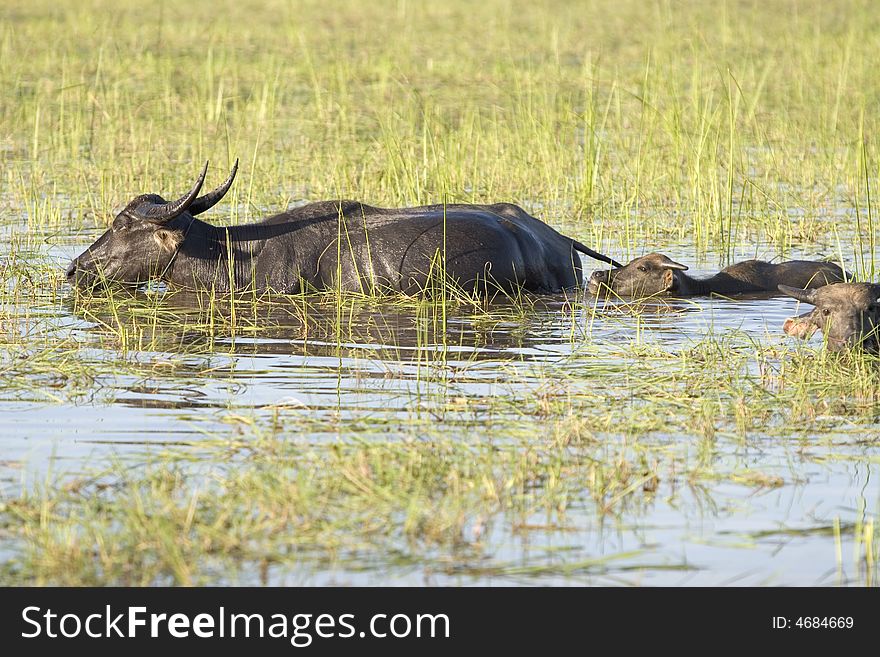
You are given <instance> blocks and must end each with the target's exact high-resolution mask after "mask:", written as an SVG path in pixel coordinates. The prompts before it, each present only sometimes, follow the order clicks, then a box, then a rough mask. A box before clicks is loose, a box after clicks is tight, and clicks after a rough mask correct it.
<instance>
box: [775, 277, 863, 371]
mask: <svg viewBox="0 0 880 657" xmlns="http://www.w3.org/2000/svg"><path fill="white" fill-rule="evenodd" d="M779 291H780V292H782V293H783V294H787V295H788V296H790V297H794V298H795V299H797V300H798V301H802V302H803V303H808V304H810V305H811V306H815V308H814V309H813V310H811V311H810V312H808V313H805V314H803V315H799V316H798V317H790V318H789V319H787V320H785V324H784V325H783V327H782V328H783V331H785V333H786V334H787V335H790V336H793V337H797V338H802V339H807V338H809V337H810V336H811V335H813V333H815V332H816V331H821V332H822V334H823V335H824V336H825V341H826V343H827V345H828V348H829V349H831V350H832V351H843V350H845V349H848V348H851V347H861V348H863V349H865V351H868V352H871V353H875V354H876V353H878V346H880V341H878V335H877V332H878V327H880V285H874V284H872V283H833V284H831V285H826V286H824V287H820V288H818V289H815V290H801V289H799V288H796V287H789V286H787V285H780V286H779Z"/></svg>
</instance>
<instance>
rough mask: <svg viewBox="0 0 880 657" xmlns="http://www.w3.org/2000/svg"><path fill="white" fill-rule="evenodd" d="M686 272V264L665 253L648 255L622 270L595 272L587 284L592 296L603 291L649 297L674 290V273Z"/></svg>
mask: <svg viewBox="0 0 880 657" xmlns="http://www.w3.org/2000/svg"><path fill="white" fill-rule="evenodd" d="M686 269H687V266H686V265H682V264H679V263H677V262H675V261H673V260H670V259H669V258H667V257H666V256H665V255H663V254H662V253H649V254H648V255H646V256H642V257H641V258H636V259H635V260H633V261H632V262H630V263H629V264H627V265H625V266H623V267H621V268H620V269H602V270H598V271H594V272H593V274H592V275H591V276H590V279H589V280H588V281H587V289H588V290H589V291H590V292H592V293H593V294H597V293H601V292H602V291H603V290H604V291H605V292H608V291H611V292H613V293H615V294H619V295H621V296H627V297H636V296H638V297H642V296H645V297H647V296H651V295H653V294H661V293H663V292H670V291H673V290H674V289H675V287H676V285H675V282H676V281H675V272H676V271H684V270H686Z"/></svg>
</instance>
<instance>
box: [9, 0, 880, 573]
mask: <svg viewBox="0 0 880 657" xmlns="http://www.w3.org/2000/svg"><path fill="white" fill-rule="evenodd" d="M878 21H880V18H878V14H877V12H876V11H874V8H873V6H872V4H871V3H868V2H852V3H848V4H847V6H846V11H842V10H840V7H839V6H837V5H834V4H828V3H819V2H779V3H772V4H769V5H765V4H764V3H753V4H748V3H738V2H723V3H720V4H719V3H712V4H707V3H701V2H696V1H693V2H684V3H672V2H664V1H658V2H651V3H643V2H635V1H633V2H628V1H623V2H621V1H616V2H608V1H606V0H599V1H597V2H590V3H583V2H552V3H550V2H547V3H544V2H529V3H512V2H504V1H497V2H488V3H466V2H444V3H425V4H422V3H406V2H397V3H384V2H383V3H360V2H355V1H354V0H332V1H331V2H326V1H323V2H313V1H307V2H298V3H293V4H291V3H286V2H280V1H279V2H257V1H256V0H237V1H236V2H225V3H221V6H220V8H219V9H218V7H217V3H214V2H211V3H208V2H191V3H187V5H186V6H185V7H183V6H181V7H180V8H177V7H172V6H170V5H167V4H164V5H162V7H161V9H160V7H159V6H158V5H151V4H148V3H147V4H145V3H122V4H120V3H119V2H109V0H91V1H90V2H88V3H85V4H83V3H74V2H62V3H58V2H48V1H47V0H31V1H29V2H19V1H18V0H12V1H11V2H5V3H4V4H3V7H2V9H0V85H2V88H3V89H5V90H7V92H6V93H5V94H4V95H3V97H2V98H0V184H2V188H0V210H2V212H3V219H2V221H0V228H2V231H3V232H2V236H3V239H4V243H6V244H7V245H8V246H7V247H6V248H4V249H3V250H2V252H0V277H2V281H3V287H2V290H0V374H2V377H0V404H2V408H3V410H4V411H7V410H17V409H20V408H22V407H24V405H25V404H30V405H34V406H27V408H37V409H38V410H37V412H39V410H40V409H43V408H47V407H51V408H61V409H64V410H68V411H71V412H72V411H74V410H76V409H79V408H82V407H86V408H90V407H92V406H94V407H95V411H94V412H95V414H96V415H98V414H100V413H102V410H103V409H111V408H112V409H118V408H122V407H128V406H131V405H137V404H141V405H143V407H144V408H145V409H154V410H155V411H156V413H155V414H153V415H149V414H144V415H138V416H137V422H139V423H141V424H140V425H137V426H135V427H132V426H128V425H126V426H122V427H120V428H119V434H120V435H121V436H122V437H123V438H125V439H126V440H128V441H132V440H134V439H142V443H141V444H140V445H139V446H137V448H136V449H134V450H133V451H128V452H126V451H124V450H122V449H121V447H120V445H121V443H118V444H114V445H113V446H112V448H108V450H107V451H105V452H100V453H99V454H100V456H99V457H98V458H96V459H94V460H92V461H89V462H88V463H86V464H82V463H79V462H78V463H77V465H76V466H74V467H72V468H70V469H65V468H63V467H62V466H57V467H56V466H54V465H53V466H52V467H53V468H55V469H51V470H48V471H46V470H45V469H42V470H40V469H38V471H37V472H38V473H36V474H35V473H32V472H30V471H28V470H27V469H24V470H23V474H22V475H21V478H20V480H16V483H15V484H14V485H13V486H6V487H5V488H4V493H3V497H2V498H0V536H2V539H3V548H2V555H3V556H2V563H3V565H2V570H0V580H2V581H3V582H4V583H34V584H87V583H94V584H158V583H174V584H199V583H210V584H214V583H230V582H246V583H259V582H270V583H278V582H308V583H323V582H328V581H342V582H348V581H354V582H364V581H366V582H374V581H377V580H378V581H382V582H384V581H386V578H387V577H389V576H390V577H400V578H406V577H410V578H415V579H416V580H417V581H422V580H424V581H427V582H429V583H470V582H474V581H477V582H487V581H499V580H500V581H504V582H510V581H513V582H521V581H525V582H541V583H545V582H554V583H567V582H569V581H572V580H574V581H582V582H590V583H597V582H598V583H641V582H644V581H647V582H648V583H650V582H651V581H653V580H652V579H651V577H653V576H656V575H657V573H672V574H673V575H674V576H675V577H676V578H678V579H673V580H670V579H666V580H663V581H666V582H669V581H688V580H687V577H689V576H690V575H692V574H693V573H695V572H698V571H701V570H704V571H710V573H711V572H712V568H713V567H714V568H718V569H719V572H721V571H722V570H723V568H722V567H721V566H720V565H719V564H717V563H715V564H714V565H713V563H712V561H711V558H710V557H708V556H706V555H707V553H706V552H700V553H697V554H699V556H698V557H694V558H693V559H690V560H689V559H688V558H685V557H683V556H682V553H683V550H681V549H679V547H680V546H681V545H683V544H685V543H687V544H688V545H689V546H693V544H694V543H698V544H700V543H707V544H709V545H710V546H713V547H718V546H721V548H723V547H726V546H729V545H737V546H739V547H738V548H737V549H741V550H752V551H754V553H755V554H756V555H757V556H755V557H754V559H755V560H754V561H753V563H755V564H758V566H757V567H758V568H759V569H760V568H762V567H763V565H764V563H765V562H766V561H767V552H766V550H767V546H768V545H772V546H773V550H775V549H776V542H783V541H788V542H790V543H792V544H795V545H797V544H799V543H798V542H799V541H802V542H809V541H818V542H820V543H821V545H823V546H824V547H827V550H826V555H827V563H823V564H821V566H816V565H815V564H811V569H810V571H809V574H808V575H807V576H805V577H806V580H805V579H799V580H797V581H798V582H804V581H807V583H814V582H816V581H820V582H822V583H837V584H867V585H876V583H877V577H878V572H877V562H878V557H880V554H878V544H880V541H878V536H877V531H878V530H877V524H878V523H877V521H876V518H877V512H878V507H877V499H876V495H874V493H873V492H872V491H871V489H870V487H869V486H868V484H867V483H865V482H869V481H872V477H871V473H873V472H874V471H875V469H876V467H877V463H878V456H877V454H878V452H877V447H878V440H880V433H878V429H877V427H878V423H877V418H878V411H880V403H878V399H877V390H878V389H880V380H878V377H880V374H878V372H880V368H878V359H877V358H876V357H873V356H869V355H865V354H844V355H835V354H831V353H828V352H826V351H824V350H822V349H821V346H820V345H817V344H816V343H815V342H814V343H811V344H810V345H793V344H792V343H790V342H787V341H784V340H782V339H781V338H780V337H779V335H778V331H776V332H774V333H772V334H770V335H764V334H760V335H759V334H757V333H755V332H754V331H751V332H748V331H742V330H737V329H736V326H718V327H715V328H713V329H711V330H708V331H701V332H700V333H699V334H695V335H691V336H687V337H686V338H684V339H682V338H681V337H675V336H673V332H672V331H671V330H670V326H671V327H673V328H674V325H675V324H676V323H678V322H681V323H686V321H687V319H688V317H689V316H690V315H693V314H697V315H699V314H700V313H702V312H704V311H705V310H706V308H707V306H706V304H705V303H703V302H697V301H695V302H688V303H679V302H667V301H663V300H656V299H655V300H643V301H632V300H621V299H610V300H603V301H601V302H597V301H596V300H594V299H591V298H589V297H587V296H585V295H584V294H583V293H582V292H581V293H571V294H568V295H565V296H557V297H553V298H540V297H534V296H529V295H522V294H511V295H509V296H507V297H498V298H496V299H494V301H493V302H492V303H489V302H487V301H486V300H485V299H484V298H479V297H474V296H472V295H468V294H464V293H462V292H461V291H456V290H454V289H453V288H452V287H451V286H450V285H449V281H448V280H447V279H446V278H445V276H443V275H442V271H440V270H442V258H440V259H439V260H438V263H437V264H438V277H437V278H436V279H435V284H436V287H435V289H434V290H432V291H431V292H432V293H429V294H425V295H419V296H418V297H407V296H403V295H394V296H390V297H388V296H384V297H381V298H380V297H378V296H377V295H374V294H372V293H371V292H370V290H368V289H365V290H364V291H363V292H362V293H350V292H346V293H342V292H341V291H340V290H329V291H312V292H310V293H308V294H301V295H292V296H285V295H277V294H257V293H255V292H253V291H251V292H248V293H244V294H239V295H235V296H230V295H223V294H218V293H212V292H210V291H206V292H202V293H198V294H190V293H186V292H181V291H174V290H165V289H164V288H162V287H161V286H158V287H156V286H152V287H149V288H148V289H147V290H140V291H131V290H124V289H118V288H115V287H113V286H108V287H107V290H106V291H105V293H103V294H99V295H81V294H78V293H76V292H75V291H73V290H71V289H70V288H69V287H68V286H67V284H66V283H65V282H64V281H63V280H62V278H63V277H62V275H61V272H62V271H63V268H64V265H65V264H66V263H63V264H62V261H64V260H65V259H66V257H67V256H69V255H73V253H74V251H76V250H79V249H81V248H82V247H83V246H84V245H86V244H87V243H89V242H90V241H91V240H93V239H94V238H95V237H97V235H99V234H100V233H101V232H102V231H103V230H104V229H105V228H106V226H107V224H108V222H109V221H110V220H111V218H112V216H113V213H114V210H116V209H118V208H120V207H122V206H123V205H124V204H125V203H126V202H127V201H128V200H129V199H130V198H131V197H133V196H135V195H136V194H139V193H144V192H156V193H160V194H163V195H165V196H166V197H168V198H171V197H175V196H177V195H178V194H179V193H180V192H181V191H182V190H183V189H185V188H186V187H188V186H189V184H190V183H191V180H192V179H193V178H194V177H195V174H196V172H197V170H198V168H199V167H200V165H201V162H203V161H204V160H205V159H210V160H211V162H212V164H211V169H210V174H209V175H210V176H211V177H215V176H222V175H225V171H226V170H228V165H230V164H231V163H232V162H233V161H234V160H235V158H236V157H238V158H240V159H241V162H242V166H241V171H240V173H239V178H238V180H237V181H236V184H235V185H234V187H233V189H232V191H231V192H230V193H229V195H228V196H227V197H226V199H225V200H224V202H223V203H222V204H221V205H220V206H218V207H217V208H216V209H215V210H214V211H213V212H212V213H211V214H210V215H209V216H207V217H206V219H208V220H210V221H212V222H214V223H217V224H240V223H245V222H249V221H255V220H258V219H260V218H263V217H265V216H267V215H268V214H271V213H274V212H277V211H281V210H283V209H285V208H287V207H289V206H290V205H293V204H298V203H302V202H306V201H313V200H325V199H331V198H355V199H358V200H362V201H364V202H367V203H370V204H374V205H387V206H406V205H416V204H427V203H442V202H449V203H452V202H473V203H481V202H486V203H494V202H499V201H511V202H516V203H520V204H522V205H523V206H524V207H526V208H527V209H528V210H530V211H532V212H533V213H535V214H536V215H537V216H539V217H541V218H543V219H545V220H547V221H548V222H549V223H551V224H552V225H553V226H555V227H557V228H559V229H560V230H561V231H563V232H565V233H566V234H569V235H571V236H573V237H576V238H577V239H579V240H581V241H583V242H585V243H586V244H589V245H590V246H592V247H594V248H596V249H597V250H599V251H602V252H609V253H612V254H614V255H616V256H619V257H620V258H621V259H626V258H629V257H632V256H636V255H641V254H643V253H645V252H648V251H653V250H659V249H663V250H667V251H668V252H670V255H673V256H674V257H677V259H685V260H687V261H688V262H694V263H700V264H703V265H706V266H707V267H710V268H715V267H720V266H723V265H725V264H729V262H730V261H732V260H736V259H742V258H746V257H762V258H765V259H778V258H785V257H788V256H789V255H792V254H798V255H805V256H810V257H820V256H828V257H832V258H834V259H835V260H837V261H840V262H841V263H842V264H843V265H844V267H845V268H846V269H848V270H849V271H851V272H853V273H854V274H855V275H856V277H857V278H859V279H860V280H872V279H873V277H874V276H875V273H876V270H877V265H876V262H875V254H876V253H877V249H876V245H877V239H876V238H877V236H876V231H877V228H878V227H877V225H876V224H877V222H876V216H877V206H876V203H877V200H876V190H877V182H878V180H877V179H878V170H880V169H878V167H880V159H878V146H880V142H878V127H880V126H878V120H880V115H878V114H877V113H876V112H875V111H873V108H874V106H875V105H876V100H877V97H878V95H880V78H878V76H877V71H876V61H875V60H876V58H875V56H874V53H876V52H877V51H878V50H880V42H878V41H880V36H878V35H880V30H878V27H880V26H878ZM47 44H51V47H47ZM342 228H343V225H342V222H340V230H341V231H342ZM344 237H345V236H344V234H343V233H342V232H341V233H340V235H339V238H340V239H339V240H337V245H338V248H339V249H340V252H339V253H340V254H342V252H343V249H345V248H346V242H345V239H344ZM589 266H590V263H587V267H588V268H589ZM711 303H716V304H717V303H721V304H723V303H725V302H724V301H720V300H715V301H713V302H711ZM666 318H668V319H669V321H662V320H664V319H666ZM690 325H692V324H690ZM266 381H268V383H266ZM266 388H268V389H269V390H270V391H271V392H272V394H271V395H269V394H264V395H263V396H257V398H256V401H251V400H249V398H248V394H249V393H251V392H253V393H254V394H255V395H256V393H257V392H259V391H261V390H265V389H266ZM193 390H194V391H196V392H197V393H199V394H200V395H201V396H199V395H196V394H195V393H193V392H192V391H193ZM243 391H244V392H243ZM148 423H157V424H158V425H159V428H158V430H157V433H156V435H154V436H150V437H147V438H142V437H141V436H140V432H143V431H144V430H145V429H146V428H147V427H146V426H144V425H146V424H148ZM4 426H11V425H4ZM46 431H49V430H48V429H47V430H46ZM16 435H17V434H16ZM58 437H59V438H61V439H64V438H66V437H67V436H58ZM115 437H118V436H111V437H110V438H107V437H106V436H104V435H103V434H98V433H95V434H92V433H89V434H88V435H86V436H83V440H84V442H89V441H95V442H96V444H97V442H100V441H102V440H105V441H107V442H112V440H111V439H112V438H115ZM153 438H155V440H153ZM2 458H5V457H2ZM49 463H50V464H52V463H55V461H54V460H52V459H49ZM61 463H62V464H63V461H62V462H61ZM825 473H833V474H834V475H835V476H836V477H837V479H835V481H836V482H839V481H840V480H841V479H846V480H847V481H848V483H849V484H850V488H854V487H858V486H862V489H860V490H859V491H857V492H856V493H853V494H849V493H847V495H846V496H843V495H842V494H841V495H839V496H835V493H834V492H833V491H832V492H831V493H829V500H830V502H829V504H830V510H829V508H827V507H823V506H821V505H817V506H816V507H811V508H809V509H807V510H802V509H801V506H799V505H798V503H797V500H798V499H799V496H807V497H808V496H809V495H810V493H811V491H813V490H815V489H816V488H815V487H818V488H819V489H821V487H822V486H823V485H824V483H825V480H824V479H823V477H824V476H825ZM828 476H829V477H830V476H831V475H830V474H829V475H828ZM853 482H856V483H853ZM4 483H8V481H6V482H4ZM847 490H849V488H847ZM792 500H794V501H792ZM786 501H788V502H789V503H790V506H791V507H792V508H796V509H798V510H801V513H800V515H798V514H797V513H795V512H791V514H790V515H786V514H785V513H780V512H777V511H773V510H771V511H767V510H766V509H767V508H770V509H774V510H775V509H778V508H781V507H785V506H786ZM728 518H734V519H741V518H742V519H749V520H750V521H751V520H753V521H754V525H752V524H751V523H750V522H745V521H743V522H740V523H739V524H736V523H734V527H735V528H734V529H725V530H722V529H719V530H718V531H714V530H712V529H711V528H708V529H704V528H705V527H707V526H709V525H711V523H712V522H717V523H719V525H720V524H721V523H722V522H723V520H724V519H728ZM663 524H666V525H668V526H671V527H675V528H676V531H675V532H667V533H664V532H662V531H661V530H659V529H658V527H659V526H660V525H663ZM746 525H748V526H746ZM768 525H772V527H769V528H768ZM697 528H700V529H697ZM679 530H680V531H679ZM676 532H677V533H676ZM701 558H703V559H706V560H707V564H704V563H701V561H700V559H701ZM826 572H831V573H832V576H831V579H830V580H829V579H828V578H827V577H826V576H825V573H826ZM728 575H730V576H731V577H734V578H735V577H736V575H737V574H736V573H728ZM726 576H727V575H725V577H726ZM763 576H765V575H762V577H763ZM766 577H767V578H768V581H774V580H773V575H772V574H771V573H769V572H768V573H766ZM823 577H825V579H822V578H823ZM720 578H721V575H718V576H717V577H712V576H710V577H709V578H708V580H704V581H710V582H713V583H717V582H718V581H719V579H720ZM407 581H413V579H410V580H407ZM762 581H763V580H762ZM782 581H783V582H785V581H787V580H786V579H785V576H783V579H782Z"/></svg>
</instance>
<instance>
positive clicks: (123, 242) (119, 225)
mask: <svg viewBox="0 0 880 657" xmlns="http://www.w3.org/2000/svg"><path fill="white" fill-rule="evenodd" d="M237 171H238V160H236V161H235V164H234V165H233V167H232V172H231V173H230V174H229V177H228V178H227V179H226V180H225V181H224V182H223V184H222V185H220V186H219V187H217V188H216V189H215V190H214V191H212V192H210V193H209V194H205V195H204V196H199V195H198V194H199V191H201V189H202V185H203V184H204V182H205V175H206V174H207V172H208V164H207V162H206V163H205V168H204V169H203V170H202V173H201V175H200V176H199V178H198V180H196V182H195V184H194V185H193V186H192V188H191V189H190V190H189V191H188V192H187V193H186V194H184V195H183V196H181V197H180V198H179V199H177V200H176V201H170V202H169V201H166V200H165V199H163V198H162V197H161V196H159V195H157V194H142V195H141V196H138V197H136V198H134V199H133V200H132V201H131V202H130V203H129V204H128V205H126V206H125V209H123V210H122V212H120V213H119V214H118V215H116V218H115V219H114V220H113V224H112V226H111V227H110V228H109V229H108V230H107V231H106V232H105V233H104V234H103V235H101V237H99V238H98V239H97V241H96V242H95V243H94V244H92V245H91V246H90V247H89V248H88V249H86V250H85V251H84V252H83V253H82V254H80V256H79V257H78V258H74V260H73V261H72V262H71V263H70V266H69V267H68V268H67V279H68V280H69V281H70V282H72V283H75V284H76V285H77V286H78V287H80V288H85V289H92V288H94V287H96V286H97V285H99V284H102V283H106V284H111V283H115V284H127V285H140V284H142V283H146V282H147V281H148V280H150V279H152V278H156V277H161V275H162V273H163V272H164V271H165V270H166V269H167V267H168V266H169V264H170V262H171V260H172V258H174V256H175V254H176V253H177V250H178V249H179V248H180V245H181V244H182V243H183V240H184V238H185V236H186V231H187V230H188V229H189V227H190V225H191V224H192V222H193V221H194V217H195V215H197V214H200V213H202V212H205V211H206V210H208V209H209V208H211V207H212V206H213V205H215V204H216V203H217V202H218V201H219V200H220V199H221V198H223V196H224V195H225V194H226V192H228V191H229V188H230V187H231V186H232V181H233V180H234V179H235V174H236V172H237Z"/></svg>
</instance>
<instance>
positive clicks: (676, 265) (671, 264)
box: [660, 255, 688, 271]
mask: <svg viewBox="0 0 880 657" xmlns="http://www.w3.org/2000/svg"><path fill="white" fill-rule="evenodd" d="M660 257H661V260H660V266H661V267H663V268H664V269H679V270H681V271H687V268H688V266H687V265H683V264H681V263H680V262H675V260H670V259H669V258H667V257H666V256H665V255H661V256H660Z"/></svg>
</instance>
